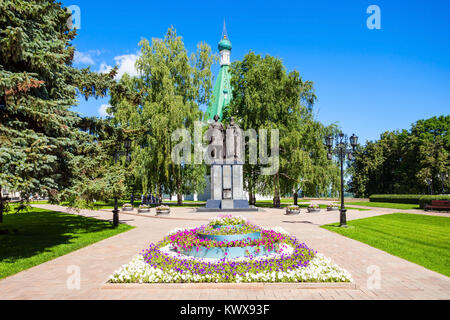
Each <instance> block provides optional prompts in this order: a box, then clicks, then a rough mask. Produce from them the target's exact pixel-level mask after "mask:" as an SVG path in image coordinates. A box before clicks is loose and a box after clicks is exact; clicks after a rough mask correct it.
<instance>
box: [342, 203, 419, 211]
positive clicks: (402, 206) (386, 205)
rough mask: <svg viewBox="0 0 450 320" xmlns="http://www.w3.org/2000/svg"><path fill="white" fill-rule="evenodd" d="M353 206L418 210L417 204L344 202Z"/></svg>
mask: <svg viewBox="0 0 450 320" xmlns="http://www.w3.org/2000/svg"><path fill="white" fill-rule="evenodd" d="M345 204H346V205H347V204H350V205H354V206H365V207H375V208H391V209H402V210H403V209H420V208H419V205H418V204H409V203H389V202H368V201H367V202H365V201H361V202H346V203H345Z"/></svg>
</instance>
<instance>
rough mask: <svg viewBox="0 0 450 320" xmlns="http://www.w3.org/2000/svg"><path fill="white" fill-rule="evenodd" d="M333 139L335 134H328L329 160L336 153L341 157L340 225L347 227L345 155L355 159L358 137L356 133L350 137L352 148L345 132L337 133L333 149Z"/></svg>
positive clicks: (326, 143)
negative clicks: (349, 146) (354, 153)
mask: <svg viewBox="0 0 450 320" xmlns="http://www.w3.org/2000/svg"><path fill="white" fill-rule="evenodd" d="M333 141H334V137H333V136H328V137H326V138H325V145H326V146H327V148H328V153H327V158H328V160H331V159H332V158H333V154H334V155H336V156H337V157H338V158H339V161H340V165H341V209H340V210H339V211H340V213H341V214H340V223H339V227H346V226H347V218H346V216H345V213H346V212H347V209H345V205H344V160H345V155H348V160H353V152H355V148H356V146H357V145H358V137H357V136H355V134H353V135H352V136H351V137H350V145H351V146H352V148H351V149H349V148H348V142H347V136H346V135H344V134H343V133H339V134H338V135H336V147H335V148H334V149H332V147H333Z"/></svg>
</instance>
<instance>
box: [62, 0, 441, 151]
mask: <svg viewBox="0 0 450 320" xmlns="http://www.w3.org/2000/svg"><path fill="white" fill-rule="evenodd" d="M63 4H64V5H65V6H70V5H77V6H78V7H79V8H80V11H81V19H80V21H81V29H80V30H79V31H78V36H77V38H76V39H75V40H74V42H73V43H74V45H75V47H76V49H77V51H78V53H77V59H76V61H77V62H76V64H75V66H77V67H85V66H88V65H90V66H91V69H92V70H95V71H100V70H107V69H108V67H110V66H112V65H114V64H118V65H119V67H120V70H121V72H129V73H133V72H134V70H133V62H134V59H135V58H136V55H137V54H138V52H139V45H138V43H139V41H140V40H141V39H142V38H147V39H151V38H155V37H156V38H162V37H163V36H164V34H165V33H166V31H167V29H168V28H169V27H170V26H171V25H173V26H174V27H175V28H176V29H177V33H178V34H179V35H181V36H182V37H183V40H184V43H185V46H186V48H187V49H188V50H189V51H190V52H192V51H194V50H195V48H196V45H197V43H198V42H200V41H205V42H207V43H208V44H209V45H210V46H211V47H212V48H213V50H214V51H215V52H216V53H217V43H218V41H219V40H220V36H221V33H222V25H223V20H224V19H226V25H227V31H228V35H229V38H230V40H231V42H232V44H233V49H232V52H231V60H232V61H233V60H237V59H242V57H243V56H244V55H245V54H246V53H247V52H248V51H249V50H252V51H254V52H256V53H261V54H270V55H273V56H277V57H279V58H281V59H282V60H283V62H284V64H285V66H286V67H287V69H288V70H289V71H290V70H293V69H296V70H298V71H299V72H300V74H301V75H302V77H303V79H305V80H312V81H313V82H314V84H315V90H316V94H317V96H318V101H317V103H316V105H315V107H314V112H315V114H316V117H317V119H319V120H320V121H322V122H323V123H324V124H331V123H335V122H336V123H338V124H339V125H340V126H341V127H342V128H343V131H344V132H345V133H347V134H349V135H351V134H352V133H355V134H357V135H358V136H359V137H360V142H361V143H364V142H365V141H366V140H375V139H378V138H379V135H380V133H382V132H384V131H386V130H395V129H408V128H409V127H410V125H411V123H413V122H415V121H417V120H418V119H424V118H429V117H432V116H438V115H442V114H449V110H450V19H448V15H449V12H450V1H447V0H442V1H437V0H430V1H412V0H410V1H393V0H391V1H380V0H370V1H365V0H359V1H357V0H345V1H342V0H341V1H311V0H309V1H302V0H297V1H282V0H278V1H274V2H265V1H245V2H243V1H225V0H222V1H215V0H209V1H203V0H201V1H199V0H197V1H163V2H162V1H149V0H147V1H141V0H139V1H128V2H115V1H101V0H97V1H92V0H90V1H84V0H83V1H80V0H68V1H63ZM369 5H377V6H378V7H379V8H380V11H381V29H379V30H377V29H372V30H371V29H369V28H368V27H367V25H366V20H367V19H368V18H369V16H370V15H371V14H368V13H366V9H367V8H368V7H369ZM214 72H215V74H217V72H218V66H215V68H214ZM107 103H108V99H99V100H95V99H90V100H89V101H88V102H85V101H84V99H80V105H79V106H77V107H74V110H75V111H78V112H80V113H81V114H82V115H86V116H99V108H100V107H101V106H102V105H104V104H107Z"/></svg>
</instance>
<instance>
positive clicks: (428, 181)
mask: <svg viewBox="0 0 450 320" xmlns="http://www.w3.org/2000/svg"><path fill="white" fill-rule="evenodd" d="M424 181H425V183H426V184H427V185H428V188H430V194H431V195H433V180H431V179H430V178H425V180H424Z"/></svg>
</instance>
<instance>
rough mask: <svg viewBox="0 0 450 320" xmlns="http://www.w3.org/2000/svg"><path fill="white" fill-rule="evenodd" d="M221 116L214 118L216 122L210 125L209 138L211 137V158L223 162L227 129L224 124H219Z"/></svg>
mask: <svg viewBox="0 0 450 320" xmlns="http://www.w3.org/2000/svg"><path fill="white" fill-rule="evenodd" d="M218 121H219V116H218V115H217V114H216V115H215V116H214V122H212V123H211V124H210V125H209V128H208V132H207V136H208V137H209V146H208V147H209V150H210V156H211V157H212V159H213V160H221V159H223V158H224V151H225V150H224V149H225V144H224V138H225V128H224V127H223V125H222V123H220V122H218Z"/></svg>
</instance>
